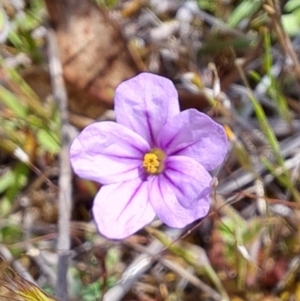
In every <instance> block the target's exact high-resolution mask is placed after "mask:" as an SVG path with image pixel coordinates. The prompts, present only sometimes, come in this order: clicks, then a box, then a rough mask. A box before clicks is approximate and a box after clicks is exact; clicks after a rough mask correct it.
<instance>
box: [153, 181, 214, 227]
mask: <svg viewBox="0 0 300 301" xmlns="http://www.w3.org/2000/svg"><path fill="white" fill-rule="evenodd" d="M149 185H150V202H151V204H152V207H153V209H154V211H155V212H156V214H157V216H158V217H159V218H160V220H161V221H162V222H164V223H165V224H167V225H168V226H170V227H174V228H183V227H185V226H186V225H188V224H190V223H192V222H193V221H195V220H197V219H199V218H201V217H204V216H205V215H207V213H208V211H209V207H210V206H209V196H206V197H205V198H202V199H199V200H198V201H197V202H194V204H193V206H191V207H190V208H185V207H183V206H181V204H180V203H179V202H178V200H177V197H176V194H175V192H174V191H173V190H172V186H170V185H169V183H168V181H166V180H165V179H164V178H163V177H161V176H159V177H153V178H151V180H150V182H149Z"/></svg>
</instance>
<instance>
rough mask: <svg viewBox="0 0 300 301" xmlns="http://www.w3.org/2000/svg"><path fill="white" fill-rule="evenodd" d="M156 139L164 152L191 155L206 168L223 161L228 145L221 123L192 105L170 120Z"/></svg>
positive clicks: (212, 167) (209, 168) (211, 167)
mask: <svg viewBox="0 0 300 301" xmlns="http://www.w3.org/2000/svg"><path fill="white" fill-rule="evenodd" d="M157 142H158V147H160V148H162V149H163V150H164V151H165V152H166V153H167V155H182V156H188V157H191V158H193V159H195V160H196V161H197V162H199V163H200V164H201V165H203V166H204V167H205V168H206V169H207V170H213V169H215V168H216V167H217V166H219V165H220V164H221V163H222V162H223V160H224V158H225V156H226V153H227V148H228V141H227V138H226V134H225V131H224V129H223V127H222V126H221V125H219V124H218V123H216V122H215V121H213V120H212V119H211V118H210V117H209V116H207V115H206V114H203V113H200V112H198V111H197V110H195V109H189V110H186V111H183V112H181V113H180V114H179V115H176V116H174V117H173V118H172V119H171V120H169V121H168V123H167V124H166V125H165V126H164V128H163V129H162V131H161V132H160V135H159V136H158V139H157Z"/></svg>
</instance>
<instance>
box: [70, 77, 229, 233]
mask: <svg viewBox="0 0 300 301" xmlns="http://www.w3.org/2000/svg"><path fill="white" fill-rule="evenodd" d="M115 114H116V119H117V123H115V122H109V121H107V122H95V123H93V124H91V125H89V126H88V127H86V128H85V129H84V130H83V131H82V132H81V134H80V135H79V136H78V137H77V138H76V139H75V140H74V142H73V144H72V146H71V163H72V166H73V169H74V171H75V172H76V174H78V175H79V176H80V177H83V178H86V179H89V180H93V181H96V182H99V183H101V184H103V185H104V186H103V187H102V188H101V189H100V191H99V192H98V193H97V195H96V197H95V200H94V207H93V215H94V219H95V222H96V224H97V227H98V229H99V231H100V232H101V233H102V234H103V235H105V236H106V237H109V238H114V239H121V238H125V237H127V236H129V235H131V234H133V233H134V232H136V231H137V230H139V229H141V228H142V227H143V226H145V225H147V224H148V223H150V222H151V221H152V220H153V219H154V217H155V216H156V215H157V216H158V217H159V218H160V219H161V220H162V221H163V222H164V223H165V224H167V225H168V226H171V227H176V228H181V227H184V226H186V225H187V224H189V223H192V222H193V221H195V220H197V219H199V218H201V217H203V216H205V215H206V214H207V213H208V211H209V203H210V201H209V194H210V192H211V185H210V183H211V179H212V178H211V176H210V174H209V173H208V171H207V170H213V169H215V168H216V167H217V166H218V165H220V164H221V163H222V161H223V160H224V158H225V155H226V153H227V139H226V135H225V132H224V129H223V127H222V126H220V125H219V124H217V123H216V122H214V121H213V120H212V119H211V118H210V117H208V116H207V115H205V114H203V113H200V112H198V111H197V110H195V109H189V110H186V111H183V112H181V113H180V111H179V104H178V95H177V91H176V89H175V87H174V85H173V83H172V82H171V81H170V80H168V79H166V78H164V77H161V76H158V75H153V74H150V73H141V74H139V75H138V76H136V77H134V78H132V79H129V80H127V81H125V82H123V83H121V84H120V85H119V86H118V87H117V89H116V92H115Z"/></svg>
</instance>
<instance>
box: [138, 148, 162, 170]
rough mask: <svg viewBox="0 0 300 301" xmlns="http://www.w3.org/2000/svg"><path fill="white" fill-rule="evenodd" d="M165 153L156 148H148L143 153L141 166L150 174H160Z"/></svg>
mask: <svg viewBox="0 0 300 301" xmlns="http://www.w3.org/2000/svg"><path fill="white" fill-rule="evenodd" d="M165 157H166V155H165V153H164V152H163V151H162V150H161V149H158V148H154V149H152V150H150V151H149V152H148V153H146V154H145V155H144V160H143V167H144V169H145V171H146V172H147V173H148V174H150V175H157V174H160V173H161V172H162V171H163V170H164V159H165Z"/></svg>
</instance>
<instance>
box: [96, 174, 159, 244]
mask: <svg viewBox="0 0 300 301" xmlns="http://www.w3.org/2000/svg"><path fill="white" fill-rule="evenodd" d="M93 216H94V220H95V222H96V224H97V227H98V229H99V231H100V232H101V233H102V234H103V235H104V236H106V237H108V238H112V239H123V238H126V237H128V236H130V235H131V234H133V233H135V232H136V231H138V230H139V229H141V228H142V227H144V226H145V225H147V224H149V223H150V222H151V221H152V220H153V219H154V217H155V212H154V210H153V208H152V206H151V204H150V203H149V202H148V182H146V181H145V182H143V181H141V180H140V179H135V180H132V181H128V182H124V183H118V184H111V185H107V186H103V187H102V188H101V189H100V191H99V192H98V194H97V195H96V197H95V200H94V207H93Z"/></svg>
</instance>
